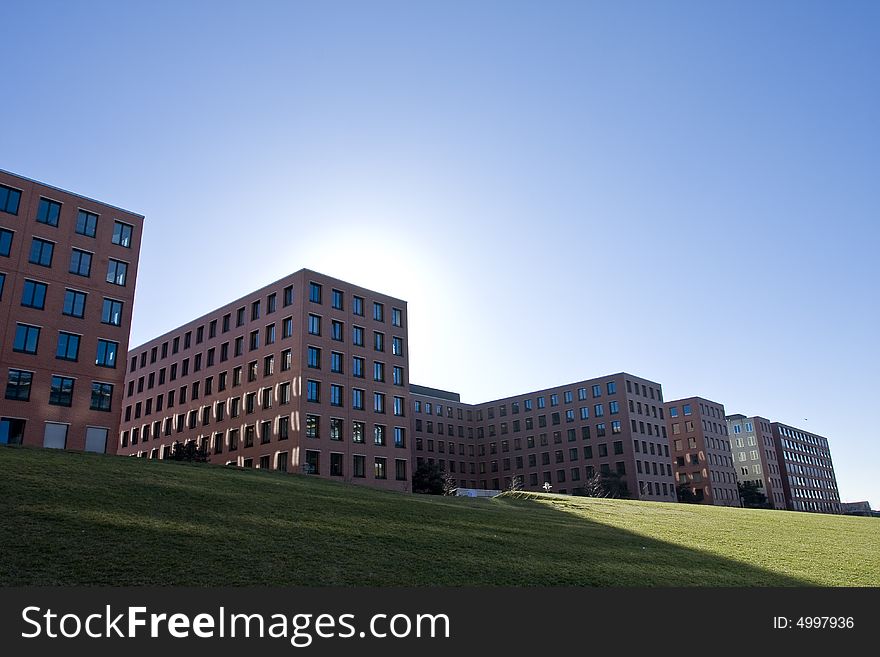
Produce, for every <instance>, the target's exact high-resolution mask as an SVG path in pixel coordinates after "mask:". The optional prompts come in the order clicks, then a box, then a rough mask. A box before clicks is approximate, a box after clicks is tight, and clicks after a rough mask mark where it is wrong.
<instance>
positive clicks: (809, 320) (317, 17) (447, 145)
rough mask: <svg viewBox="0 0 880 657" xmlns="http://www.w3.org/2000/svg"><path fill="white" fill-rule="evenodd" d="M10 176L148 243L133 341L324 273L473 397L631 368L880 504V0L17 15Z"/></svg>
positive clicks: (326, 5)
mask: <svg viewBox="0 0 880 657" xmlns="http://www.w3.org/2000/svg"><path fill="white" fill-rule="evenodd" d="M2 16H3V24H4V27H3V30H2V32H3V38H2V40H0V57H2V61H3V62H4V63H5V65H4V68H3V85H2V87H3V97H2V103H0V116H2V122H0V125H2V130H0V168H5V169H9V170H12V171H15V172H17V173H21V174H23V175H27V176H30V177H33V178H37V179H39V180H43V181H46V182H49V183H51V184H55V185H58V186H61V187H65V188H69V189H72V190H75V191H78V192H81V193H83V194H86V195H89V196H94V197H97V198H99V199H101V200H105V201H107V202H109V203H114V204H117V205H122V206H124V207H126V208H130V209H132V210H135V211H139V212H142V213H143V214H145V215H146V216H147V227H146V233H145V236H144V242H143V249H142V252H141V257H142V260H141V268H140V272H139V276H138V291H137V301H136V305H135V320H134V327H133V336H132V340H133V344H138V343H140V342H143V341H145V340H147V339H149V338H151V337H153V336H154V335H156V334H159V333H161V332H164V331H166V330H168V329H170V328H173V327H174V326H176V325H178V324H180V323H182V322H184V321H186V320H189V319H191V318H193V317H194V316H196V315H198V314H201V313H203V312H206V311H209V310H211V309H212V308H214V307H216V306H219V305H221V304H223V303H225V302H227V301H229V300H231V299H233V298H235V297H237V296H240V295H242V294H244V293H246V292H248V291H250V290H252V289H254V288H256V287H258V286H261V285H263V284H265V283H268V282H270V281H272V280H275V279H276V278H280V277H281V276H283V275H285V274H287V273H289V272H291V271H294V270H297V269H299V268H301V267H310V268H313V269H317V270H319V271H323V272H326V273H328V274H331V275H335V276H338V277H340V278H344V279H346V280H350V281H352V282H355V283H359V284H362V285H365V286H367V287H372V288H374V289H378V290H381V291H385V292H387V293H389V294H393V295H396V296H399V297H402V298H404V299H406V300H408V301H409V310H410V341H411V349H410V355H411V356H410V358H411V379H412V380H413V382H417V383H422V384H425V385H432V386H436V387H441V388H448V389H452V390H457V391H460V392H461V393H462V397H463V399H464V400H465V401H472V402H476V401H484V400H487V399H491V398H497V397H501V396H504V395H509V394H514V393H518V392H523V391H526V390H529V389H537V388H541V387H546V386H550V385H554V384H560V383H563V382H568V381H574V380H579V379H584V378H588V377H592V376H598V375H602V374H606V373H611V372H617V371H620V370H626V371H630V372H632V373H634V374H637V375H640V376H644V377H647V378H651V379H654V380H657V381H659V382H661V383H662V384H663V387H664V391H665V394H666V396H667V398H668V399H672V398H675V397H682V396H690V395H702V396H705V397H709V398H711V399H714V400H717V401H720V402H722V403H724V405H725V407H726V409H727V411H728V412H730V413H732V412H742V413H746V414H761V415H765V416H768V417H770V418H771V419H778V420H780V421H784V422H787V423H790V424H794V425H796V426H803V427H804V428H806V429H808V430H811V431H814V432H816V433H819V434H822V435H825V436H828V437H829V438H830V440H831V446H832V451H833V456H834V461H835V465H836V468H837V474H838V480H839V484H840V489H841V493H842V496H843V498H844V499H845V500H859V499H866V498H867V499H870V501H871V502H872V504H873V505H874V507H875V508H876V507H880V484H878V482H880V477H878V476H877V466H878V463H880V446H878V445H880V435H878V434H880V432H878V429H877V423H876V421H875V415H876V411H877V408H878V405H880V404H878V392H880V391H878V384H877V381H878V379H877V372H878V369H880V358H878V351H880V350H878V344H877V341H878V334H880V331H878V315H880V312H878V305H880V303H878V288H880V275H878V274H880V265H878V251H880V249H878V247H880V239H878V237H880V228H878V220H880V3H877V2H855V1H849V2H831V1H828V2H822V3H815V2H803V1H800V0H799V1H797V2H703V1H700V2H617V1H615V2H610V1H608V2H586V1H583V2H537V1H535V2H509V1H506V2H488V1H483V2H463V1H457V2H456V1H450V0H445V1H442V2H351V3H333V2H308V3H302V2H278V3H272V2H255V1H251V2H246V3H245V2H240V3H221V2H149V3H147V2H142V3H135V2H116V1H114V2H27V3H25V2H19V3H11V4H8V5H7V6H5V7H4V9H3V12H2Z"/></svg>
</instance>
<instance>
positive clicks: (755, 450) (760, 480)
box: [726, 414, 786, 509]
mask: <svg viewBox="0 0 880 657" xmlns="http://www.w3.org/2000/svg"><path fill="white" fill-rule="evenodd" d="M726 422H727V432H728V434H729V436H730V441H731V452H732V454H733V464H734V469H735V470H736V478H737V481H739V482H741V483H752V484H755V486H756V487H757V488H758V490H760V491H761V492H762V493H764V495H765V496H766V497H767V502H768V503H769V504H770V506H771V507H772V508H774V509H785V508H786V505H785V491H784V490H783V486H782V474H781V473H780V471H779V462H778V460H777V458H776V445H775V443H774V442H773V430H772V429H771V426H770V425H771V422H770V420H768V419H767V418H763V417H760V416H757V415H756V416H753V417H746V416H745V415H741V414H734V415H728V416H727V418H726Z"/></svg>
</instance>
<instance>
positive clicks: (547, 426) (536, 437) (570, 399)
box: [412, 373, 675, 502]
mask: <svg viewBox="0 0 880 657" xmlns="http://www.w3.org/2000/svg"><path fill="white" fill-rule="evenodd" d="M412 392H413V414H412V417H413V420H414V423H413V435H414V438H415V443H414V456H415V458H416V463H417V464H418V463H420V462H422V461H423V460H424V461H427V462H429V463H430V462H437V463H438V464H439V465H440V466H441V467H443V468H444V469H446V470H448V471H449V472H450V474H452V475H454V476H455V477H456V480H457V482H458V484H459V485H460V486H462V487H467V488H481V489H487V488H488V489H495V490H503V489H507V488H509V487H510V486H511V483H512V482H513V481H514V478H517V479H518V481H519V483H520V485H521V486H522V488H523V489H524V490H532V491H541V490H546V489H545V484H547V485H549V490H550V491H551V492H555V493H571V494H580V493H583V492H584V489H585V487H586V486H587V485H588V482H589V481H590V480H591V479H593V478H594V477H595V476H596V475H600V476H602V477H604V479H605V480H606V482H607V483H608V484H609V485H611V486H613V487H614V489H615V491H616V492H615V494H616V495H619V496H620V497H629V498H633V499H643V500H655V501H667V502H670V501H675V486H674V484H673V476H672V468H671V465H670V454H669V443H668V440H667V434H666V426H665V423H664V411H663V392H662V388H661V386H660V384H658V383H656V382H654V381H649V380H647V379H642V378H639V377H635V376H633V375H631V374H625V373H619V374H613V375H609V376H605V377H599V378H595V379H589V380H586V381H581V382H578V383H572V384H569V385H564V386H557V387H554V388H548V389H544V390H539V391H534V392H528V393H524V394H521V395H515V396H513V397H507V398H504V399H497V400H494V401H490V402H485V403H480V404H472V405H471V404H462V403H461V402H460V400H459V397H458V395H457V394H455V393H448V392H444V391H439V390H435V389H431V388H423V387H420V386H413V387H412Z"/></svg>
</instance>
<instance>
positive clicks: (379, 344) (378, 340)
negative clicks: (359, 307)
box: [373, 331, 385, 351]
mask: <svg viewBox="0 0 880 657" xmlns="http://www.w3.org/2000/svg"><path fill="white" fill-rule="evenodd" d="M373 349H375V350H376V351H385V334H384V333H380V332H379V331H373Z"/></svg>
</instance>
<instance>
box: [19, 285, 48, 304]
mask: <svg viewBox="0 0 880 657" xmlns="http://www.w3.org/2000/svg"><path fill="white" fill-rule="evenodd" d="M46 289H47V285H46V284H45V283H38V282H36V281H29V280H25V282H24V289H23V290H22V293H21V305H22V306H24V307H25V308H36V309H37V310H42V309H43V308H44V307H45V305H46Z"/></svg>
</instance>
